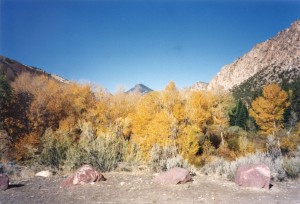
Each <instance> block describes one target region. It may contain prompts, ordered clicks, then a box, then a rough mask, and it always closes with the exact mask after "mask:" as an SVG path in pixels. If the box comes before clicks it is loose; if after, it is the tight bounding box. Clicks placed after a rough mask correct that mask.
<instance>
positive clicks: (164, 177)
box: [153, 167, 193, 185]
mask: <svg viewBox="0 0 300 204" xmlns="http://www.w3.org/2000/svg"><path fill="white" fill-rule="evenodd" d="M153 181H154V182H156V183H159V184H171V185H176V184H182V183H186V182H189V181H193V179H192V177H191V175H190V173H189V171H188V170H186V169H183V168H179V167H175V168H173V169H171V170H169V171H167V172H165V173H162V174H161V175H159V176H157V177H156V178H155V179H154V180H153Z"/></svg>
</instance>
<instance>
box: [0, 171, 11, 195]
mask: <svg viewBox="0 0 300 204" xmlns="http://www.w3.org/2000/svg"><path fill="white" fill-rule="evenodd" d="M8 186H9V178H8V176H7V175H5V174H0V191H5V190H6V189H8Z"/></svg>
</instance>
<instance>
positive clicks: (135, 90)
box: [126, 84, 153, 95]
mask: <svg viewBox="0 0 300 204" xmlns="http://www.w3.org/2000/svg"><path fill="white" fill-rule="evenodd" d="M151 91H153V90H152V89H150V88H149V87H147V86H145V85H144V84H136V85H135V86H134V87H133V88H131V89H129V90H128V91H127V92H126V93H139V94H142V95H144V94H147V93H149V92H151Z"/></svg>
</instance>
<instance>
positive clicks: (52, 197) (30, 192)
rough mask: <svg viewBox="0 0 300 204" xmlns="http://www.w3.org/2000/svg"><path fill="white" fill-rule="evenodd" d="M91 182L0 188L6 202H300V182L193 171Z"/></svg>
mask: <svg viewBox="0 0 300 204" xmlns="http://www.w3.org/2000/svg"><path fill="white" fill-rule="evenodd" d="M104 176H105V177H106V178H107V180H106V181H101V182H100V183H96V184H94V185H92V184H87V185H84V186H75V187H70V188H64V189H62V188H59V185H60V183H61V182H62V181H63V179H64V177H60V176H53V177H50V178H39V177H35V178H32V179H28V180H12V181H11V186H10V188H9V189H7V190H6V191H3V192H0V204H6V203H14V204H16V203H22V204H24V203H30V204H34V203H64V204H66V203H124V204H125V203H126V204H127V203H172V204H173V203H174V204H176V203H226V204H227V203H243V204H246V203H249V204H254V203H255V204H256V203H263V204H266V203H272V204H274V203H288V204H294V203H295V204H296V203H297V204H300V182H299V181H293V182H280V183H275V182H273V183H272V184H273V186H272V188H271V189H270V190H264V189H253V188H241V187H239V186H237V185H236V184H235V183H233V182H229V181H224V180H220V179H214V178H209V177H208V176H202V175H196V176H194V177H193V180H194V181H193V182H190V183H186V184H182V185H176V186H171V185H159V184H156V183H153V182H152V179H153V178H154V175H153V174H149V173H146V172H139V173H132V172H111V173H105V174H104Z"/></svg>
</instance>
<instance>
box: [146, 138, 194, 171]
mask: <svg viewBox="0 0 300 204" xmlns="http://www.w3.org/2000/svg"><path fill="white" fill-rule="evenodd" d="M150 167H151V169H152V170H153V171H155V172H161V171H167V170H169V169H172V168H173V167H182V168H190V167H189V165H188V162H187V160H184V159H183V157H182V156H181V155H179V154H178V152H177V148H176V146H175V145H170V146H164V147H160V146H159V145H158V144H155V145H154V146H153V147H152V149H151V152H150Z"/></svg>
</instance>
